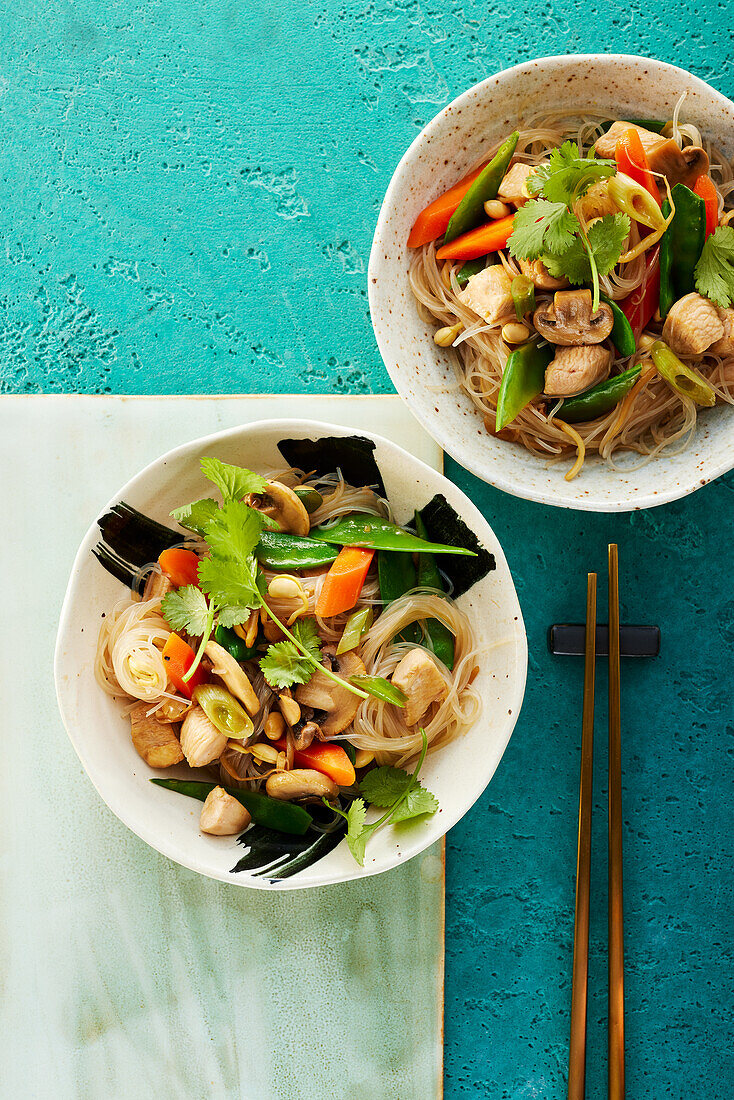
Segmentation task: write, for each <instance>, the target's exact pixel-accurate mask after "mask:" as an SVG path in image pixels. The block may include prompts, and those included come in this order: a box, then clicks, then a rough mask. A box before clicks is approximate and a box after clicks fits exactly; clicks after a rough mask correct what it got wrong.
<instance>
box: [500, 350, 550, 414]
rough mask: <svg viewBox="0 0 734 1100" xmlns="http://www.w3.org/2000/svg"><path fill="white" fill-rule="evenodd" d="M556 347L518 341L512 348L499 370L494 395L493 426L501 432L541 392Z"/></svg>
mask: <svg viewBox="0 0 734 1100" xmlns="http://www.w3.org/2000/svg"><path fill="white" fill-rule="evenodd" d="M555 353H556V349H555V348H554V347H553V346H552V345H550V344H546V346H545V347H542V348H541V347H538V345H537V344H522V345H521V346H520V347H519V348H517V349H516V350H515V351H513V353H512V355H510V357H509V358H508V360H507V363H506V364H505V369H504V371H503V372H502V383H501V385H500V392H499V396H498V398H497V428H496V430H497V431H498V432H499V431H501V430H502V429H503V428H504V427H505V425H506V424H509V423H510V421H511V420H514V419H515V417H516V416H517V415H518V413H521V412H522V410H523V409H524V408H525V406H526V405H527V404H528V403H529V402H530V401H532V400H533V398H534V397H537V396H538V394H540V393H542V392H543V387H544V386H545V371H546V367H547V366H548V364H549V363H550V361H551V359H552V358H553V356H554V355H555Z"/></svg>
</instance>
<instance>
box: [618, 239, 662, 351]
mask: <svg viewBox="0 0 734 1100" xmlns="http://www.w3.org/2000/svg"><path fill="white" fill-rule="evenodd" d="M659 303H660V246H659V245H658V246H657V248H655V249H654V251H653V253H652V255H651V256H650V258H649V259H648V261H647V271H646V272H645V280H644V282H643V283H642V284H641V285H640V286H638V287H637V289H636V290H633V291H632V293H631V294H628V295H627V297H626V298H623V299H622V300H621V301H620V302H617V305H618V306H619V308H620V309H621V310H622V313H624V315H625V317H626V318H627V320H628V321H629V323H630V325H631V326H632V331H633V333H634V334H635V343H636V342H637V341H638V340H639V338H640V334H641V333H642V332H643V330H644V329H645V328H646V327H647V326H648V325H649V323H650V321H651V320H652V318H653V316H654V314H655V310H656V309H657V308H658V305H659Z"/></svg>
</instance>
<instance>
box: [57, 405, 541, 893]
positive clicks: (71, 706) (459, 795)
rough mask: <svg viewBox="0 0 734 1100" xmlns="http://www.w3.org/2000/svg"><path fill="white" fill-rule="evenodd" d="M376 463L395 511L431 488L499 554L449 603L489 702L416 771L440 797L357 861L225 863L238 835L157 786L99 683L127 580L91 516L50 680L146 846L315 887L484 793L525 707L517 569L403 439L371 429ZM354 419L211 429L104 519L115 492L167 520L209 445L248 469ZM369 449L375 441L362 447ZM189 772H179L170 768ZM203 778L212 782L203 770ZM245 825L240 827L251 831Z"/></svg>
mask: <svg viewBox="0 0 734 1100" xmlns="http://www.w3.org/2000/svg"><path fill="white" fill-rule="evenodd" d="M359 434H360V436H361V437H363V438H365V439H368V440H371V441H373V443H374V451H373V454H374V459H375V461H376V463H377V467H378V469H379V472H380V474H381V476H382V478H383V481H384V483H385V487H386V491H387V495H388V497H389V499H390V501H391V502H392V504H393V507H394V508H395V513H396V515H397V517H398V519H399V520H401V521H406V520H407V519H408V518H409V517H412V515H413V511H414V509H415V508H420V507H423V505H424V504H427V503H428V501H429V500H431V499H432V498H433V497H434V495H435V494H437V493H440V494H442V495H443V496H444V497H445V498H446V500H447V501H448V503H449V505H451V507H452V508H453V509H454V510H455V511H456V512H457V513H458V514H459V515H460V516H461V517H462V519H463V520H464V521H465V523H466V524H467V525H468V526H469V528H470V529H471V530H472V531H473V532H474V534H475V535H476V536H477V538H478V539H479V541H480V543H481V544H482V545H483V546H484V547H486V549H488V550H489V551H490V552H491V553H492V554H494V557H495V561H496V568H495V569H494V570H493V571H492V572H490V573H488V574H487V575H486V576H485V577H483V578H482V579H481V580H478V581H477V582H476V583H475V584H474V585H473V586H472V587H471V588H469V589H468V591H466V592H465V593H464V594H463V595H461V596H459V598H458V600H457V604H458V606H459V607H461V608H462V610H464V611H465V612H466V614H467V615H468V616H469V619H470V621H471V623H472V626H473V629H474V632H475V635H476V638H477V642H478V646H479V647H480V649H482V650H483V651H484V656H482V657H481V659H479V660H478V662H477V663H478V665H479V670H480V671H479V675H478V676H477V678H476V681H475V684H474V686H475V687H476V689H477V690H478V692H479V695H480V697H481V699H482V701H483V711H482V714H481V716H480V718H479V719H478V721H477V722H476V723H475V725H474V726H473V727H472V728H471V729H470V730H469V731H468V732H467V733H466V734H465V735H464V736H463V737H460V738H457V739H456V740H455V741H453V742H451V744H449V745H447V746H445V747H444V748H442V749H440V750H439V751H437V752H435V753H432V754H431V755H430V756H429V757H428V758H427V759H426V762H425V765H424V768H423V771H422V773H421V775H422V778H423V779H424V781H425V785H426V786H427V787H428V788H429V789H430V790H432V791H433V792H434V793H435V795H436V796H437V798H438V800H439V803H440V807H441V808H440V811H439V812H438V813H436V814H435V815H434V816H433V817H431V818H428V819H426V820H422V821H419V822H415V823H412V824H407V825H399V826H390V827H388V828H384V829H381V830H380V831H378V832H377V833H376V834H375V835H374V837H372V839H371V840H370V844H369V848H368V851H367V857H366V861H365V866H364V867H360V866H358V864H357V863H356V862H355V861H354V859H353V858H352V855H351V853H350V852H349V850H348V848H347V845H346V842H345V841H343V840H342V841H341V842H340V843H339V844H338V846H337V847H335V848H333V850H331V851H329V852H328V854H326V855H323V856H321V858H319V859H318V861H317V862H313V863H311V865H309V866H307V867H306V868H305V869H303V870H299V871H298V873H297V874H294V875H293V877H291V878H285V879H283V880H281V881H273V880H271V879H270V878H268V876H267V870H268V869H272V860H271V859H268V860H267V861H266V862H264V863H262V865H260V866H258V867H255V868H251V869H249V870H238V871H237V872H236V873H232V871H233V867H234V865H235V864H237V862H238V861H239V859H240V857H241V856H243V855H244V854H245V852H246V847H242V846H240V845H238V843H237V842H236V839H235V838H234V837H213V836H207V835H206V834H204V833H202V832H200V830H199V813H200V811H201V804H200V803H199V802H196V801H194V800H193V799H189V798H183V797H182V796H181V795H178V794H174V793H173V792H172V791H167V790H161V789H159V788H155V787H153V786H152V785H151V784H150V782H149V780H150V779H151V778H152V777H153V776H155V775H160V774H161V773H160V772H156V771H153V770H152V769H151V768H149V767H148V766H147V765H146V764H145V763H144V761H143V760H142V759H141V758H140V757H139V756H138V755H137V753H136V751H135V749H134V748H133V745H132V742H131V740H130V726H129V721H128V720H127V719H125V717H124V715H123V709H124V708H123V706H122V704H121V703H120V702H119V701H116V700H114V699H112V698H111V697H110V696H109V695H106V694H105V693H104V692H103V691H101V690H100V688H99V686H98V685H97V683H96V680H95V678H94V657H95V651H96V642H97V635H98V631H99V626H100V622H101V619H102V616H103V615H104V614H105V613H107V612H109V610H110V609H111V608H112V607H113V605H114V604H115V602H116V601H117V600H119V599H120V598H121V597H122V596H123V595H124V594H125V592H126V588H125V587H124V586H123V585H122V584H121V583H120V582H119V581H118V580H116V579H115V577H113V576H110V574H109V573H108V572H106V570H105V569H103V568H102V566H101V565H100V563H99V562H98V561H97V559H96V558H95V557H94V556H93V554H92V550H93V549H94V547H95V546H96V545H97V543H98V542H99V538H100V532H99V529H98V526H97V522H96V521H95V522H93V523H92V525H91V527H90V528H89V531H88V532H87V534H86V536H85V537H84V540H83V542H82V544H81V546H80V548H79V552H78V554H77V557H76V561H75V562H74V566H73V569H72V574H71V578H70V580H69V586H68V588H67V592H66V598H65V601H64V607H63V610H62V613H61V622H60V625H59V633H58V639H57V644H56V667H55V671H56V690H57V694H58V698H59V705H60V708H61V714H62V717H63V719H64V724H65V726H66V729H67V732H68V734H69V737H70V738H71V741H72V744H73V745H74V748H75V749H76V751H77V753H78V755H79V759H80V760H81V762H82V764H83V765H84V768H85V769H86V772H87V774H88V775H89V778H90V779H91V780H92V783H93V784H94V786H95V787H96V788H97V790H98V792H99V794H100V795H101V796H102V798H103V799H104V800H105V802H106V803H107V805H108V806H109V807H110V809H111V810H112V811H113V813H115V814H116V815H117V816H118V817H119V818H120V820H121V821H123V822H124V823H125V824H126V825H127V826H128V827H129V828H130V829H132V830H133V832H135V833H137V835H138V836H139V837H141V838H142V839H143V840H145V841H147V843H148V844H150V845H151V846H152V847H153V848H156V849H157V850H158V851H159V852H162V853H163V854H164V855H167V856H169V857H170V858H171V859H173V860H175V861H176V862H177V863H180V864H182V865H183V866H184V867H189V868H191V870H193V871H199V872H200V873H201V874H204V875H209V876H210V877H211V878H216V879H220V880H221V881H222V882H230V883H234V884H236V885H239V886H250V887H255V888H258V889H280V890H283V889H289V888H297V887H306V886H322V885H324V884H326V883H331V882H344V881H347V880H349V879H356V878H362V877H364V876H366V875H371V874H376V873H377V872H378V871H385V870H387V869H388V868H390V867H395V866H397V865H398V864H400V863H404V862H405V860H406V859H410V857H411V856H414V855H416V854H417V853H418V852H421V851H423V850H424V849H425V848H427V847H428V846H429V845H431V844H433V843H434V842H435V841H436V840H438V839H439V838H440V837H441V836H443V834H444V833H445V832H446V830H447V829H449V828H451V826H452V825H454V824H455V823H456V822H457V821H458V820H459V818H460V817H461V816H462V815H463V814H465V813H466V811H467V810H468V809H469V808H470V806H471V805H472V804H473V803H474V802H475V801H476V799H477V798H479V796H480V795H481V793H482V791H483V790H484V788H485V787H486V785H487V783H488V782H489V780H490V779H491V777H492V775H493V774H494V771H495V768H496V767H497V765H498V763H499V761H500V758H501V756H502V753H503V752H504V750H505V746H506V745H507V742H508V741H509V738H510V734H511V733H512V730H513V727H514V725H515V722H516V721H517V716H518V714H519V712H520V707H521V705H522V698H523V692H524V689H525V674H526V670H527V642H526V638H525V630H524V627H523V622H522V615H521V612H520V605H519V604H518V600H517V596H516V594H515V588H514V585H513V583H512V577H511V576H510V571H509V568H508V566H507V562H506V560H505V556H504V554H503V552H502V548H501V546H500V544H499V542H498V541H497V538H496V536H495V535H494V533H493V532H492V530H491V528H490V527H489V525H488V523H487V521H486V520H485V519H484V518H483V516H482V515H481V513H480V512H479V511H478V510H477V509H476V508H475V507H474V505H473V504H472V503H471V501H470V500H468V499H467V497H466V496H464V494H463V493H462V492H461V491H460V490H459V489H457V488H456V486H455V485H452V484H451V482H450V481H447V480H446V478H444V477H443V476H442V475H441V474H439V473H437V472H436V471H435V470H432V469H431V468H430V467H429V466H426V465H425V464H424V463H423V462H420V461H419V460H418V459H417V458H414V457H413V456H412V455H410V454H408V452H407V451H404V450H403V449H402V448H401V447H398V446H396V445H395V444H394V443H391V442H389V441H388V440H387V439H383V438H382V437H381V436H373V435H371V434H368V433H366V432H360V433H359ZM352 435H354V432H352V431H351V430H350V429H348V428H342V427H339V426H337V425H334V424H320V423H317V422H315V421H308V420H268V421H260V422H259V423H254V424H248V425H244V426H242V427H239V428H233V429H231V430H229V431H225V432H220V433H219V434H217V435H211V436H206V437H205V438H202V439H196V440H194V441H193V442H191V443H187V444H185V445H184V446H182V447H178V448H177V449H176V450H173V451H169V453H168V454H166V455H163V456H162V457H161V458H160V459H158V460H157V461H156V462H153V463H152V464H151V465H149V466H147V467H146V468H145V469H144V470H142V471H141V473H139V474H138V475H137V476H136V477H134V478H133V479H132V481H129V482H128V483H127V485H124V486H123V487H122V488H121V489H120V491H119V493H116V494H115V496H114V497H113V499H112V500H111V501H110V502H109V504H108V505H107V507H105V508H104V509H103V511H102V512H101V513H100V514H101V515H104V514H105V513H106V512H108V511H109V509H110V507H111V506H113V505H115V504H117V503H118V502H119V501H125V502H126V503H127V504H128V505H131V506H132V507H133V508H136V509H138V511H140V512H142V513H144V514H145V515H146V516H149V517H150V518H151V519H154V520H157V521H158V522H159V523H163V524H166V523H168V524H169V525H170V523H171V520H170V518H169V517H170V512H171V509H172V508H175V507H177V506H179V505H180V504H182V503H185V502H187V501H189V500H196V499H197V498H198V497H200V496H202V491H203V490H204V488H205V482H204V481H203V479H202V476H201V473H200V472H199V459H200V458H202V457H203V456H204V455H214V456H215V457H217V458H220V459H222V460H224V461H227V462H233V463H236V464H238V465H243V466H247V467H249V468H252V469H260V470H264V471H267V470H273V469H282V468H283V465H284V460H283V456H282V454H281V453H280V452H279V450H278V446H277V445H278V442H279V441H281V440H283V439H284V438H288V439H319V438H322V437H328V438H333V437H341V436H352ZM368 446H371V444H368ZM164 774H166V775H170V774H174V775H175V774H178V775H179V776H180V777H183V776H184V775H186V774H189V775H190V773H189V772H188V769H187V768H183V769H182V768H181V766H178V767H176V768H172V769H170V770H167V771H166V772H164ZM202 778H208V777H207V776H202ZM246 836H247V834H245V837H246Z"/></svg>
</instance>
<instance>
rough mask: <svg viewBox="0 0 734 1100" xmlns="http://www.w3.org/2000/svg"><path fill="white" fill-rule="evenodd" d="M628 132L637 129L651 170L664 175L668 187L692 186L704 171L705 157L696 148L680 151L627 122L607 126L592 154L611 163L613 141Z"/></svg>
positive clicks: (707, 161) (707, 168)
mask: <svg viewBox="0 0 734 1100" xmlns="http://www.w3.org/2000/svg"><path fill="white" fill-rule="evenodd" d="M630 129H632V130H637V133H638V134H639V135H640V141H641V142H642V148H643V149H644V150H645V156H646V157H647V163H648V165H649V166H650V168H651V170H652V171H653V172H660V173H661V175H663V176H665V177H666V178H667V180H668V183H669V184H670V186H671V187H674V186H675V184H676V183H684V184H685V185H686V186H687V187H693V184H694V183H695V182H696V180H697V179H698V177H699V176H703V175H705V174H706V173H707V172H708V170H709V158H708V155H707V153H706V152H705V151H704V150H703V149H701V148H700V146H698V145H688V146H686V148H685V149H681V148H680V146H679V145H678V144H677V143H676V142H675V141H673V140H672V138H666V137H662V136H661V135H660V134H655V133H653V132H652V131H651V130H646V129H645V128H644V127H643V126H635V125H633V124H632V123H631V122H615V123H614V124H613V125H612V126H610V127H609V129H608V130H607V132H606V134H602V136H601V137H600V138H599V139H598V140H597V142H596V145H595V152H596V155H597V156H598V157H604V158H606V159H610V160H613V159H614V154H615V151H616V148H617V142H618V141H619V139H620V138H621V137H622V135H623V134H624V133H625V131H626V130H630Z"/></svg>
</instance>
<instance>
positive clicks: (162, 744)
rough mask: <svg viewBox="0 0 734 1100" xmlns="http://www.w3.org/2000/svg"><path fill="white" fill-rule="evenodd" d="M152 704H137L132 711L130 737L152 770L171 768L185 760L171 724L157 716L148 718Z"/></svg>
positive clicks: (138, 752) (152, 715)
mask: <svg viewBox="0 0 734 1100" xmlns="http://www.w3.org/2000/svg"><path fill="white" fill-rule="evenodd" d="M149 710H150V703H136V704H135V706H134V707H133V708H132V710H131V711H130V736H131V737H132V741H133V745H134V746H135V751H136V752H137V754H138V756H142V758H143V760H144V761H145V763H146V764H148V765H149V767H151V768H170V767H171V766H172V765H173V764H178V763H179V762H180V761H181V760H183V758H184V754H183V753H182V751H181V745H180V742H179V740H178V737H176V731H175V730H174V728H173V726H172V725H171V723H170V722H161V721H159V720H158V718H156V716H155V714H151V716H150V717H148V715H147V712H148V711H149Z"/></svg>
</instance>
